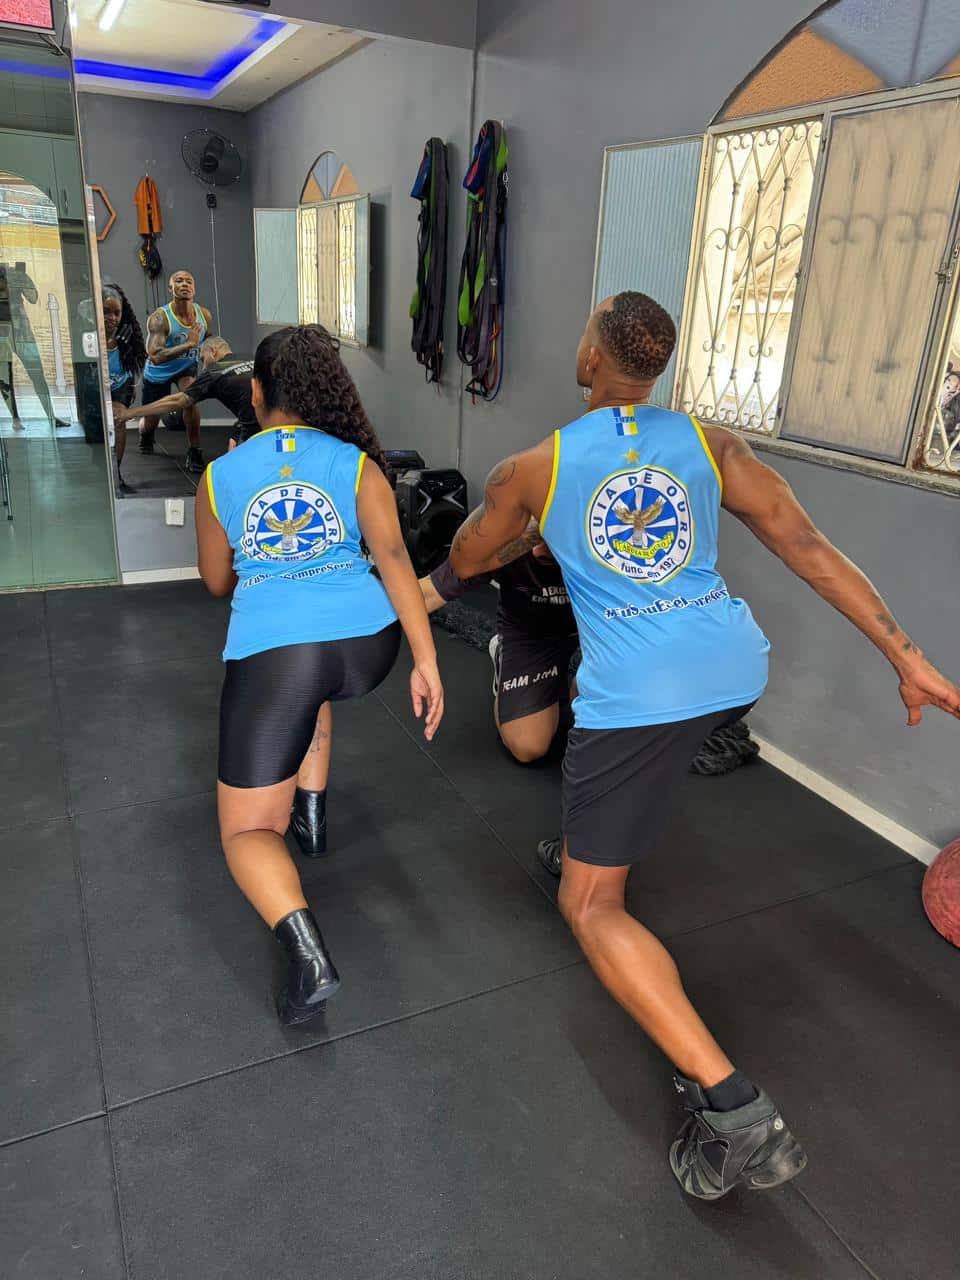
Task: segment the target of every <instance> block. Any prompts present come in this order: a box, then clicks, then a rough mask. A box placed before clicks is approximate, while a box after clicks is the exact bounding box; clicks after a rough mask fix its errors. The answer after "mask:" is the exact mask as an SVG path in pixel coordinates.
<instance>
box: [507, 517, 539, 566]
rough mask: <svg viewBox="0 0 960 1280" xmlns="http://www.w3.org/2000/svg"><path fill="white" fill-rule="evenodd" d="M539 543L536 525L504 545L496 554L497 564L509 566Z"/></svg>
mask: <svg viewBox="0 0 960 1280" xmlns="http://www.w3.org/2000/svg"><path fill="white" fill-rule="evenodd" d="M539 541H540V530H539V529H538V528H537V526H536V525H533V526H532V528H530V529H528V530H527V532H526V533H522V534H521V535H520V537H519V538H514V539H513V541H512V542H508V543H506V544H505V545H504V546H502V547H501V548H500V550H499V551H498V552H497V562H498V563H499V564H510V563H511V562H512V561H514V560H519V559H520V557H521V556H525V555H526V554H527V552H528V551H530V550H531V549H532V548H533V547H535V546H536V545H537V543H538V542H539Z"/></svg>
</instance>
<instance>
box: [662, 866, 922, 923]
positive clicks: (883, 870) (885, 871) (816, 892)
mask: <svg viewBox="0 0 960 1280" xmlns="http://www.w3.org/2000/svg"><path fill="white" fill-rule="evenodd" d="M904 869H905V868H904V864H903V863H902V862H900V863H896V864H895V865H893V866H889V867H880V868H878V869H877V870H875V871H867V872H865V873H864V874H863V875H862V876H854V877H853V878H852V879H850V880H842V881H840V883H839V884H832V885H826V886H824V887H823V888H822V889H810V890H809V891H808V892H806V893H798V894H795V895H794V896H793V897H792V898H783V899H781V900H780V901H778V902H768V903H765V904H764V905H763V906H760V907H752V908H751V909H750V910H749V911H738V912H736V913H735V914H734V915H732V916H724V918H723V919H722V920H713V921H711V922H710V923H707V924H697V925H693V926H692V927H691V928H689V929H681V930H680V931H679V932H677V933H664V934H662V935H659V936H661V937H663V938H668V939H670V940H671V941H673V940H674V939H677V938H688V937H690V935H691V934H694V933H702V932H703V931H704V930H705V929H717V928H719V927H720V926H721V925H725V924H732V923H733V922H734V921H736V920H746V919H747V918H748V917H749V916H758V915H762V914H764V912H767V911H777V910H779V909H780V908H781V907H789V906H792V904H793V903H795V902H807V901H808V900H809V899H810V898H819V897H820V896H821V895H822V894H825V893H837V892H839V890H841V889H849V888H850V886H851V885H855V884H862V883H863V882H864V881H865V880H874V879H876V878H877V877H879V876H888V875H890V874H891V873H892V872H894V871H903V870H904Z"/></svg>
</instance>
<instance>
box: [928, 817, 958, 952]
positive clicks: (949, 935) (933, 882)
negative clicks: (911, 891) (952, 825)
mask: <svg viewBox="0 0 960 1280" xmlns="http://www.w3.org/2000/svg"><path fill="white" fill-rule="evenodd" d="M923 909H924V911H926V913H927V919H928V920H929V921H930V923H931V924H932V925H933V927H934V928H935V929H936V931H937V933H941V934H943V936H944V937H945V938H946V940H947V941H948V942H952V943H953V945H954V946H955V947H960V840H954V842H953V844H948V845H947V847H946V848H945V849H941V850H940V852H939V853H938V854H937V856H936V857H935V858H934V860H933V862H931V863H930V866H929V867H927V870H926V874H925V875H924V877H923Z"/></svg>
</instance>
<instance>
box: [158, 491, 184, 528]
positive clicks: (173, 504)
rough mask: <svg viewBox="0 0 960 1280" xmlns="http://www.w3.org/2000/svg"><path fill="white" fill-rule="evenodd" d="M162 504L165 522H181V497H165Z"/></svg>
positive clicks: (180, 523)
mask: <svg viewBox="0 0 960 1280" xmlns="http://www.w3.org/2000/svg"><path fill="white" fill-rule="evenodd" d="M163 506H164V511H165V513H166V518H167V524H179V525H182V524H183V499H182V498H166V499H165V500H164V504H163Z"/></svg>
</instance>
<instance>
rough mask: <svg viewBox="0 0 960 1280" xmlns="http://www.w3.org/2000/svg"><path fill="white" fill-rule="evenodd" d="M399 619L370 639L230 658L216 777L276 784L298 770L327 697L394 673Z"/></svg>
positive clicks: (350, 694)
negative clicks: (391, 672)
mask: <svg viewBox="0 0 960 1280" xmlns="http://www.w3.org/2000/svg"><path fill="white" fill-rule="evenodd" d="M399 649H400V623H399V622H392V623H391V624H390V626H389V627H384V629H383V630H382V631H377V632H376V633H375V634H374V635H372V636H351V637H350V638H349V639H346V640H326V641H323V642H321V643H317V644H288V645H282V646H280V648H277V649H265V650H264V651H263V652H262V653H254V654H251V656H250V657H249V658H240V659H236V660H231V661H228V662H227V664H226V675H225V676H224V680H223V692H222V693H221V695H220V759H219V763H218V767H217V776H218V777H219V779H220V781H221V782H224V783H226V785H227V786H228V787H272V786H273V785H274V784H275V783H277V782H283V781H285V780H286V779H287V778H291V777H293V775H294V774H295V773H296V772H297V770H298V769H299V768H300V765H301V764H302V763H303V757H304V756H305V755H306V754H307V749H308V748H309V746H310V741H311V739H312V738H313V731H314V726H315V725H316V721H317V712H318V711H319V710H320V708H321V707H322V706H323V704H324V703H325V702H340V701H342V700H343V699H344V698H361V697H363V695H364V694H365V693H370V692H371V691H372V690H373V689H375V688H376V687H377V685H378V684H380V682H381V681H382V680H384V679H385V678H386V676H387V675H389V673H390V670H391V668H392V667H393V664H394V662H396V660H397V653H398V651H399Z"/></svg>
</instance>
